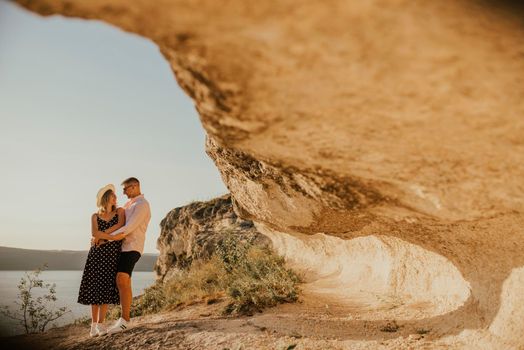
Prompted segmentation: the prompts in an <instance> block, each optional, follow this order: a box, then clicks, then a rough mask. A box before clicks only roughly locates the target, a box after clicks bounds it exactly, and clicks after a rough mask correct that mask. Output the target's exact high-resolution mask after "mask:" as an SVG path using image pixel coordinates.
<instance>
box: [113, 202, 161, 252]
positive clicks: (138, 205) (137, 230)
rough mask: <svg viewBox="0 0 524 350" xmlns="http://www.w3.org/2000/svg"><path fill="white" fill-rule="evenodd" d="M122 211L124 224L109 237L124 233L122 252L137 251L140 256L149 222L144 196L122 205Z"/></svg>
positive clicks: (148, 209) (147, 204)
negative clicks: (124, 213)
mask: <svg viewBox="0 0 524 350" xmlns="http://www.w3.org/2000/svg"><path fill="white" fill-rule="evenodd" d="M124 209H125V211H126V224H125V225H124V226H122V227H121V228H119V229H118V230H116V231H115V232H113V233H111V236H115V235H117V234H119V233H124V234H125V238H124V240H123V242H122V251H123V252H130V251H137V252H139V253H140V254H142V253H143V251H144V243H145V241H146V230H147V225H148V224H149V220H151V209H150V208H149V202H148V201H147V200H146V199H145V198H144V195H143V194H141V195H139V196H136V197H135V198H131V199H130V200H129V201H128V202H127V203H126V204H125V205H124Z"/></svg>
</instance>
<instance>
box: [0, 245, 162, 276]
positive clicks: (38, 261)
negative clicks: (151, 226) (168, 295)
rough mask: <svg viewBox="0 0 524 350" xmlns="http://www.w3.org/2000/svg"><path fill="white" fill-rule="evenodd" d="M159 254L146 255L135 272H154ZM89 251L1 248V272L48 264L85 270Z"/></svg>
mask: <svg viewBox="0 0 524 350" xmlns="http://www.w3.org/2000/svg"><path fill="white" fill-rule="evenodd" d="M157 257H158V254H144V255H142V257H141V258H140V260H139V261H138V263H137V264H136V266H135V271H153V267H154V265H155V262H156V259H157ZM86 258H87V251H75V250H33V249H20V248H9V247H0V270H22V271H29V270H34V269H36V268H38V267H41V266H42V265H43V264H44V263H47V266H48V267H47V269H48V270H83V269H84V264H85V262H86Z"/></svg>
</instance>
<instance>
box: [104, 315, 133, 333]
mask: <svg viewBox="0 0 524 350" xmlns="http://www.w3.org/2000/svg"><path fill="white" fill-rule="evenodd" d="M127 326H128V322H127V321H126V320H124V319H123V318H122V317H120V318H119V319H118V321H116V323H115V324H114V325H113V326H112V327H111V328H109V329H108V330H107V333H108V334H114V333H118V332H122V331H125V330H126V329H127Z"/></svg>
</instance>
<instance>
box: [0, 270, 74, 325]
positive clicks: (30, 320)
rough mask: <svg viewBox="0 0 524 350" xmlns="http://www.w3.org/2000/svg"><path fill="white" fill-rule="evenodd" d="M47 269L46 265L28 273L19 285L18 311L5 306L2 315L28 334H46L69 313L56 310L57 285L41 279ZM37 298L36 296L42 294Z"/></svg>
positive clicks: (62, 308)
mask: <svg viewBox="0 0 524 350" xmlns="http://www.w3.org/2000/svg"><path fill="white" fill-rule="evenodd" d="M46 268H47V265H44V266H43V267H42V268H38V269H36V270H34V271H31V272H26V273H25V276H24V277H22V278H21V279H20V282H19V283H18V291H19V293H18V300H17V301H15V304H16V305H17V309H16V311H12V310H11V309H10V308H9V307H8V306H6V305H4V306H2V308H1V309H0V313H1V314H3V315H4V316H6V317H8V318H11V319H13V320H15V321H16V322H17V323H18V324H19V325H21V326H22V327H24V330H25V332H26V333H38V332H45V330H46V328H47V326H49V325H50V324H51V322H53V321H55V320H57V319H59V318H60V317H62V316H64V315H65V314H67V313H68V312H71V311H70V310H69V309H68V308H67V307H65V306H63V307H60V308H55V307H54V303H55V302H56V300H57V298H56V285H55V284H54V283H53V284H51V283H45V282H44V281H43V280H42V279H41V278H40V273H42V271H43V270H45V269H46ZM42 293H44V294H43V295H41V296H35V294H42Z"/></svg>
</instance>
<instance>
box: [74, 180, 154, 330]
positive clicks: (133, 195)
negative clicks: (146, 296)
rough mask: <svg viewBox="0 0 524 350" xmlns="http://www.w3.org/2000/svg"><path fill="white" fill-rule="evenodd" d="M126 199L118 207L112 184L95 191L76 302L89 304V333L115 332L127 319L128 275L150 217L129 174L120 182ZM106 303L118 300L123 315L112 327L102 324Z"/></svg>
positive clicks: (125, 325)
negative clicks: (87, 251)
mask: <svg viewBox="0 0 524 350" xmlns="http://www.w3.org/2000/svg"><path fill="white" fill-rule="evenodd" d="M122 186H123V191H124V194H125V195H126V196H127V197H128V198H129V201H128V202H127V203H126V204H125V205H124V207H123V208H119V207H117V204H116V193H115V187H114V186H113V185H107V186H105V187H103V188H102V189H100V190H99V191H98V194H97V196H96V204H97V207H98V211H97V212H96V213H94V214H93V215H92V217H91V231H92V232H91V233H92V240H91V249H90V250H89V254H88V255H87V261H86V264H85V268H84V273H83V275H82V282H81V283H80V291H79V295H78V302H79V303H80V304H83V305H90V306H91V321H92V322H91V330H90V333H89V335H90V336H92V337H94V336H98V335H104V334H107V333H109V334H111V333H117V332H121V331H123V330H125V329H126V328H127V327H128V323H129V321H130V310H131V301H132V290H131V275H132V273H133V268H134V267H135V264H136V263H137V261H138V260H139V259H140V256H141V255H142V252H143V251H144V242H145V238H146V230H147V225H148V224H149V220H150V219H151V210H150V208H149V202H148V201H147V200H146V199H145V198H144V195H143V194H142V193H141V191H140V182H139V181H138V179H136V178H134V177H130V178H128V179H126V180H124V182H122ZM108 304H120V306H121V310H122V312H121V313H122V316H121V317H120V319H119V320H118V321H117V322H116V323H115V324H114V325H113V326H111V327H109V328H107V327H106V326H105V325H104V321H105V317H106V313H107V308H108Z"/></svg>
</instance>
